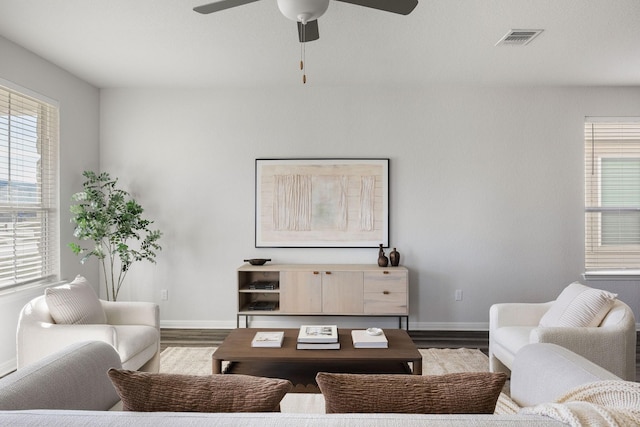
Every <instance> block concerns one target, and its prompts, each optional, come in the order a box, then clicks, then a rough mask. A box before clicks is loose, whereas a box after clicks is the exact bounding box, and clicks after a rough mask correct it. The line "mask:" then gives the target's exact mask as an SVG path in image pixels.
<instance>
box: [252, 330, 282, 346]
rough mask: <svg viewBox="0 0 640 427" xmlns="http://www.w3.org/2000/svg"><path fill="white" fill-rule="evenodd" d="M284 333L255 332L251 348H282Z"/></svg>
mask: <svg viewBox="0 0 640 427" xmlns="http://www.w3.org/2000/svg"><path fill="white" fill-rule="evenodd" d="M283 340H284V331H274V332H266V331H265V332H256V335H255V336H254V337H253V340H251V347H282V341H283Z"/></svg>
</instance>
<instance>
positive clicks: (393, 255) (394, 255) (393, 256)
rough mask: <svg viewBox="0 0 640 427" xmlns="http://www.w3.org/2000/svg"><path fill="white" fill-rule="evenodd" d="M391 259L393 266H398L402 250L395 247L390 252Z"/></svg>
mask: <svg viewBox="0 0 640 427" xmlns="http://www.w3.org/2000/svg"><path fill="white" fill-rule="evenodd" d="M389 260H390V261H391V266H392V267H397V266H398V265H400V252H398V251H397V250H396V248H393V250H392V251H391V252H389Z"/></svg>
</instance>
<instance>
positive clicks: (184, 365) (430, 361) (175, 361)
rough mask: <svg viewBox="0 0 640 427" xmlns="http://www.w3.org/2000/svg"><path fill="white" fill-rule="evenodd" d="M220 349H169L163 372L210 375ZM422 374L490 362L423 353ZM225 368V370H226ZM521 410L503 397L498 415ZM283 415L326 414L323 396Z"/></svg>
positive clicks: (301, 400)
mask: <svg viewBox="0 0 640 427" xmlns="http://www.w3.org/2000/svg"><path fill="white" fill-rule="evenodd" d="M215 350H216V347H169V348H167V349H166V350H164V351H163V352H162V354H161V355H160V372H165V373H171V374H184V375H210V374H211V355H212V354H213V352H214V351H215ZM419 351H420V354H422V374H423V375H442V374H447V373H454V372H487V371H488V370H489V358H488V357H487V356H486V355H485V354H484V353H482V352H481V351H480V350H477V349H469V348H459V349H437V348H429V349H419ZM223 368H224V366H223ZM518 409H519V408H518V406H517V405H516V404H515V403H514V402H513V401H512V400H511V399H510V398H509V396H508V395H507V394H506V393H502V394H501V395H500V399H498V404H497V405H496V413H497V414H512V413H515V412H517V410H518ZM281 410H282V412H305V413H323V412H324V399H323V398H322V395H321V394H310V393H295V394H294V393H290V394H287V396H285V398H284V399H283V400H282V403H281Z"/></svg>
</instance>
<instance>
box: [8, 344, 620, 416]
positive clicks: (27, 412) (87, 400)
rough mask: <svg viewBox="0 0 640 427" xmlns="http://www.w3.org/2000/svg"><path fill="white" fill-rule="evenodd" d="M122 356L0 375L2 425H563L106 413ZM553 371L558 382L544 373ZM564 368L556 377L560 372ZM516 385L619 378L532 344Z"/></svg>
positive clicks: (74, 355)
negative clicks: (110, 373) (110, 371)
mask: <svg viewBox="0 0 640 427" xmlns="http://www.w3.org/2000/svg"><path fill="white" fill-rule="evenodd" d="M119 364H120V362H119V358H118V356H117V354H116V353H115V351H114V350H113V348H112V347H111V346H109V345H106V344H105V343H102V342H85V343H76V344H74V345H72V346H70V347H67V348H65V349H64V350H62V351H60V352H58V353H56V354H54V355H51V356H49V357H46V358H44V359H42V360H40V361H39V362H36V363H34V364H32V365H30V366H28V367H26V368H25V369H22V370H19V371H16V372H15V373H13V374H11V375H9V376H7V377H5V378H2V379H0V425H11V426H47V425H56V426H57V425H65V426H88V425H91V426H127V427H128V426H130V425H135V426H137V427H138V426H150V427H159V426H164V425H166V426H182V425H185V426H186V425H188V426H260V427H264V426H267V427H268V426H274V427H276V426H278V427H280V426H285V427H287V426H291V427H299V426H308V427H313V426H318V427H320V426H322V427H327V426H329V427H332V426H336V427H337V426H362V427H377V426H402V427H412V426H424V425H430V426H476V427H477V426H505V427H506V426H518V427H520V426H536V427H550V426H563V425H565V424H564V423H562V422H559V421H555V420H553V419H551V418H547V417H543V416H540V415H518V414H514V415H427V414H425V415H403V414H299V413H222V414H220V413H176V412H163V413H160V412H155V413H139V412H117V411H107V410H108V409H110V408H111V407H112V406H113V405H114V403H115V402H117V400H118V397H117V395H116V394H115V391H114V389H113V386H112V385H111V384H110V382H109V380H108V377H107V373H106V372H107V370H108V369H109V368H111V367H115V368H117V367H118V365H119ZM545 370H548V371H549V372H550V374H551V375H553V381H552V383H553V387H549V382H548V378H547V377H545V376H544V375H541V372H544V371H545ZM559 371H560V372H562V375H561V376H557V375H556V374H557V372H559ZM513 374H514V376H513V379H512V385H511V390H512V394H513V395H514V396H516V399H521V401H522V402H527V403H528V404H532V405H533V404H537V403H539V402H548V401H553V400H554V399H555V398H556V397H558V394H562V393H564V392H565V391H566V390H567V389H568V388H571V387H573V386H574V385H575V384H582V383H585V382H590V381H597V380H600V379H604V380H609V379H617V377H616V376H615V375H613V374H611V373H609V372H607V371H606V370H604V369H602V368H600V367H598V366H596V365H594V364H593V363H591V362H589V361H588V360H586V359H584V358H583V357H580V356H578V355H575V354H573V353H571V352H570V351H568V350H566V349H564V348H561V347H558V346H555V345H545V344H542V345H540V344H536V345H531V346H527V347H526V348H524V349H523V350H522V351H521V352H520V354H519V355H518V356H517V357H516V363H515V364H514V370H513Z"/></svg>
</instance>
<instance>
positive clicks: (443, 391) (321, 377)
mask: <svg viewBox="0 0 640 427" xmlns="http://www.w3.org/2000/svg"><path fill="white" fill-rule="evenodd" d="M506 379H507V376H506V375H505V374H504V373H489V372H468V373H467V372H465V373H454V374H445V375H432V376H419V375H391V374H373V375H369V374H330V373H326V372H319V373H318V374H317V375H316V382H317V383H318V386H319V387H320V391H322V394H323V395H324V399H325V409H326V412H327V413H328V414H330V413H334V414H337V413H354V412H361V413H382V412H390V413H411V414H493V412H494V410H495V407H496V402H497V401H498V397H499V396H500V392H501V391H502V387H503V386H504V383H505V381H506Z"/></svg>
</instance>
